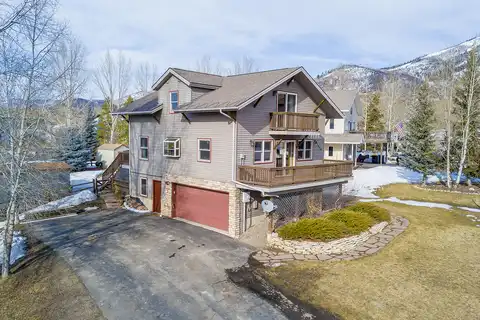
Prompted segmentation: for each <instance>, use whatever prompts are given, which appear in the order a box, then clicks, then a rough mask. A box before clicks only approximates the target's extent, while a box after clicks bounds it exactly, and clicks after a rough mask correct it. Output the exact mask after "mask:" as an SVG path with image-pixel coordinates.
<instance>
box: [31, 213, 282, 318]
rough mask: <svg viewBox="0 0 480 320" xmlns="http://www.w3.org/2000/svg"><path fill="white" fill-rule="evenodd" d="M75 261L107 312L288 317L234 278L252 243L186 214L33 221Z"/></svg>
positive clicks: (104, 215)
mask: <svg viewBox="0 0 480 320" xmlns="http://www.w3.org/2000/svg"><path fill="white" fill-rule="evenodd" d="M29 227H30V228H32V229H33V230H34V232H35V234H36V236H37V237H39V238H40V239H41V240H43V241H44V242H45V243H47V244H48V245H50V246H51V247H53V248H54V249H56V250H57V251H58V252H59V253H60V254H61V255H62V256H63V257H64V258H65V259H66V260H67V262H68V263H69V264H70V265H71V266H72V267H73V268H74V270H75V271H76V272H77V274H78V275H79V276H80V278H81V279H82V281H83V282H84V283H85V286H86V287H87V289H88V290H89V291H90V293H91V295H92V297H93V298H94V299H95V301H96V302H97V304H98V305H99V307H100V308H101V309H102V311H103V313H104V315H105V317H107V318H108V319H285V318H284V316H283V315H282V314H281V313H280V311H278V310H277V309H276V308H275V307H273V306H271V305H270V304H269V303H268V302H267V301H265V300H263V299H261V298H260V297H258V296H256V295H255V294H253V293H251V292H249V291H247V290H246V289H243V288H240V287H237V286H235V285H234V284H232V283H231V282H229V281H228V280H227V278H226V275H225V272H224V270H225V268H230V267H234V266H239V265H242V264H243V263H245V261H246V260H247V257H248V255H249V254H250V252H251V248H249V247H247V246H246V245H244V244H242V243H240V242H238V241H235V240H233V239H230V238H228V237H226V236H223V235H220V234H217V233H215V232H211V231H208V230H205V229H202V228H199V227H195V226H192V225H189V224H186V223H183V222H180V221H175V220H170V219H166V218H159V217H157V216H138V215H136V214H135V213H132V212H129V211H126V210H121V209H120V210H117V211H104V212H101V213H95V214H89V215H80V216H74V217H68V218H61V219H55V220H49V221H44V222H37V223H34V224H30V225H29Z"/></svg>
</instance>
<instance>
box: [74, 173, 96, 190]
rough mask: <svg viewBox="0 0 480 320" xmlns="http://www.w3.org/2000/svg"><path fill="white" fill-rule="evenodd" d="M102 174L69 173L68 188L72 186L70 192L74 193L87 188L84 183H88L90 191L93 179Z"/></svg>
mask: <svg viewBox="0 0 480 320" xmlns="http://www.w3.org/2000/svg"><path fill="white" fill-rule="evenodd" d="M102 173H103V170H87V171H80V172H72V173H70V186H72V191H73V192H75V191H77V190H80V189H86V188H88V187H89V186H88V185H86V183H90V187H91V189H93V184H92V181H93V179H95V178H96V177H98V176H99V175H101V174H102ZM82 184H84V185H82Z"/></svg>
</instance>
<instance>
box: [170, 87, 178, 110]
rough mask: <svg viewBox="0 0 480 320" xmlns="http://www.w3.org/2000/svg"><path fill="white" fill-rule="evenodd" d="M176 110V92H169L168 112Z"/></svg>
mask: <svg viewBox="0 0 480 320" xmlns="http://www.w3.org/2000/svg"><path fill="white" fill-rule="evenodd" d="M177 109H178V91H170V111H171V112H173V111H175V110H177Z"/></svg>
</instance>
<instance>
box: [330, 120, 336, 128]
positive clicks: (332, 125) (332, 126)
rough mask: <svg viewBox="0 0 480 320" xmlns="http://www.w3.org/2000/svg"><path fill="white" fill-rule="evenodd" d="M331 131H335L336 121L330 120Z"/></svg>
mask: <svg viewBox="0 0 480 320" xmlns="http://www.w3.org/2000/svg"><path fill="white" fill-rule="evenodd" d="M330 129H335V120H333V119H330Z"/></svg>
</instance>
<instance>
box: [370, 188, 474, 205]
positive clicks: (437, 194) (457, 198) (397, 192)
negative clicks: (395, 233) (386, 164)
mask: <svg viewBox="0 0 480 320" xmlns="http://www.w3.org/2000/svg"><path fill="white" fill-rule="evenodd" d="M375 194H376V195H377V196H379V197H380V198H389V197H397V198H399V199H401V200H415V201H426V202H437V203H446V204H450V205H453V206H464V207H476V204H475V202H476V203H479V204H480V195H471V194H460V193H452V192H441V191H432V190H424V189H420V188H416V187H415V186H414V185H411V184H407V183H394V184H389V185H386V186H383V187H381V188H379V189H378V190H377V191H375ZM474 201H475V202H474Z"/></svg>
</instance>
